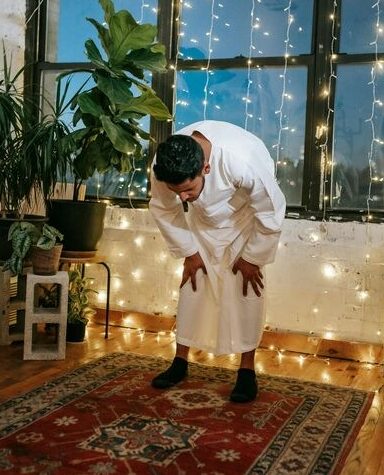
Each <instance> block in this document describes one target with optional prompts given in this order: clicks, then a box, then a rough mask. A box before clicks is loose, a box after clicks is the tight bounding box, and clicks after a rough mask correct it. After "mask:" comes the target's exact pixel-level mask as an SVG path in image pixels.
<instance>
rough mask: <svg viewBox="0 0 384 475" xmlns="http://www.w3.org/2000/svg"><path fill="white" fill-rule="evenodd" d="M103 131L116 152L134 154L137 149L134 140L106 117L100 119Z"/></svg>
mask: <svg viewBox="0 0 384 475" xmlns="http://www.w3.org/2000/svg"><path fill="white" fill-rule="evenodd" d="M100 120H101V123H102V124H103V127H104V130H105V132H106V133H107V135H108V138H109V140H110V141H111V142H112V144H113V146H114V147H115V149H116V150H119V151H120V152H123V153H127V154H130V153H134V152H135V150H136V147H137V143H136V140H135V138H134V137H133V136H132V135H131V134H130V133H129V132H127V131H126V130H124V129H123V127H121V126H120V125H118V124H115V123H114V122H112V120H111V119H110V118H109V117H107V116H101V117H100Z"/></svg>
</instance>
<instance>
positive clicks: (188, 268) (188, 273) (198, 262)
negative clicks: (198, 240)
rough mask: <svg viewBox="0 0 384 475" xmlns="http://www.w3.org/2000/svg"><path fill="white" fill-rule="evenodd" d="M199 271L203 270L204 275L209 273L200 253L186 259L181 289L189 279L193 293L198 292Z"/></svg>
mask: <svg viewBox="0 0 384 475" xmlns="http://www.w3.org/2000/svg"><path fill="white" fill-rule="evenodd" d="M199 269H203V272H204V274H206V273H207V269H206V268H205V264H204V262H203V259H202V258H201V256H200V254H199V253H198V252H196V254H193V255H192V256H189V257H186V258H185V259H184V271H183V278H182V280H181V284H180V288H181V287H183V285H184V284H185V283H186V282H187V280H188V279H189V278H191V284H192V289H193V291H196V288H197V287H196V272H197V271H198V270H199Z"/></svg>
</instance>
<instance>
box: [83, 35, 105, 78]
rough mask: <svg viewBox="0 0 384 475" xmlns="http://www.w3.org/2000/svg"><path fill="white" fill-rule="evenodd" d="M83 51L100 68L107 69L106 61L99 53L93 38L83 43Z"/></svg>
mask: <svg viewBox="0 0 384 475" xmlns="http://www.w3.org/2000/svg"><path fill="white" fill-rule="evenodd" d="M84 45H85V51H86V54H87V57H88V59H89V60H90V61H91V62H92V63H93V64H94V65H95V66H96V67H98V68H101V69H106V70H107V71H109V70H110V69H109V67H108V63H106V62H105V61H104V60H103V58H102V56H101V53H100V51H99V49H98V47H97V46H96V44H95V42H94V41H93V40H87V41H86V42H85V43H84Z"/></svg>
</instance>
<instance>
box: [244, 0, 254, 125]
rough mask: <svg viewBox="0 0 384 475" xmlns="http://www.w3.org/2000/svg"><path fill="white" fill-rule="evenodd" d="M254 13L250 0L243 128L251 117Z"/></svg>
mask: <svg viewBox="0 0 384 475" xmlns="http://www.w3.org/2000/svg"><path fill="white" fill-rule="evenodd" d="M254 13H255V0H252V8H251V28H250V33H249V51H248V62H247V66H248V71H247V95H246V97H245V122H244V128H245V130H248V119H249V118H250V117H251V115H250V113H249V104H250V103H251V94H250V93H251V85H252V57H253V51H254V49H255V45H254V44H253V32H254V29H255V25H254Z"/></svg>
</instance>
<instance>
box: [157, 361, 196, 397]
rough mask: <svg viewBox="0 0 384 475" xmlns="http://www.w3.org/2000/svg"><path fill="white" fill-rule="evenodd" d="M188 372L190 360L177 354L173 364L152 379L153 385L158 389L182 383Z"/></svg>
mask: <svg viewBox="0 0 384 475" xmlns="http://www.w3.org/2000/svg"><path fill="white" fill-rule="evenodd" d="M187 373H188V361H187V360H185V359H184V358H180V357H179V356H176V357H175V359H174V360H173V361H172V364H171V366H170V367H169V368H168V369H167V370H166V371H164V372H163V373H160V374H159V375H158V376H156V377H155V378H153V379H152V386H153V387H154V388H158V389H166V388H170V387H171V386H174V385H175V384H177V383H180V381H182V380H183V379H184V378H185V376H187Z"/></svg>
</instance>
